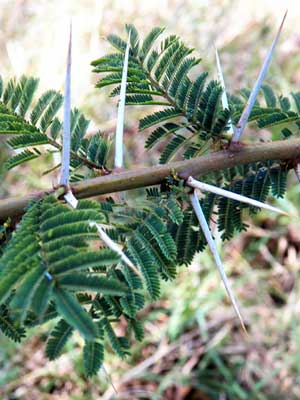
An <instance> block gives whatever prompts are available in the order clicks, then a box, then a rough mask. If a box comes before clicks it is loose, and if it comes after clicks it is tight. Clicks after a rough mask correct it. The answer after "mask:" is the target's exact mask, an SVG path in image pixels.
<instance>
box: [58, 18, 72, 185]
mask: <svg viewBox="0 0 300 400" xmlns="http://www.w3.org/2000/svg"><path fill="white" fill-rule="evenodd" d="M71 65H72V23H71V24H70V36H69V47H68V56H67V72H66V81H65V93H64V130H63V147H62V166H61V178H60V184H61V185H65V186H68V184H69V169H70V151H71Z"/></svg>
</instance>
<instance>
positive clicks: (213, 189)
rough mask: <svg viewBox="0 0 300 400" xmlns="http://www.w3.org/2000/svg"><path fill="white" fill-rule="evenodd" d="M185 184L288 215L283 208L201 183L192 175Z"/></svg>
mask: <svg viewBox="0 0 300 400" xmlns="http://www.w3.org/2000/svg"><path fill="white" fill-rule="evenodd" d="M187 185H188V186H190V187H192V188H194V189H199V190H204V191H206V192H211V193H215V194H217V195H219V196H224V197H227V198H229V199H232V200H236V201H240V202H242V203H246V204H250V205H251V206H254V207H259V208H264V209H266V210H269V211H274V212H277V213H279V214H283V215H289V214H288V213H286V212H285V211H283V210H280V209H279V208H277V207H273V206H270V205H269V204H265V203H262V202H261V201H258V200H254V199H251V198H250V197H246V196H242V195H240V194H237V193H234V192H230V191H229V190H225V189H221V188H219V187H216V186H213V185H209V184H208V183H203V182H200V181H197V180H196V179H194V178H193V177H192V176H190V177H189V178H188V180H187Z"/></svg>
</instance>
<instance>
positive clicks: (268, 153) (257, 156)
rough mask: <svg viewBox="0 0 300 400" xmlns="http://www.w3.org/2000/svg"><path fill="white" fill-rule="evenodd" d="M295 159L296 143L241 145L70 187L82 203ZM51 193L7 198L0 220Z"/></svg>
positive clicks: (299, 152) (299, 150)
mask: <svg viewBox="0 0 300 400" xmlns="http://www.w3.org/2000/svg"><path fill="white" fill-rule="evenodd" d="M297 159H300V139H290V140H281V141H276V142H270V143H259V144H248V145H246V144H245V145H241V147H240V148H237V149H235V150H222V151H218V152H215V153H210V154H208V155H205V156H201V157H196V158H192V159H190V160H184V161H177V162H173V163H169V164H166V165H157V166H154V167H146V168H138V169H135V170H127V171H124V172H118V173H113V174H110V175H106V176H100V177H97V178H93V179H88V180H85V181H83V182H79V183H76V184H74V185H72V186H71V189H72V192H73V193H74V194H75V195H76V197H77V198H79V199H82V198H87V197H92V196H97V195H103V194H109V193H113V192H121V191H125V190H130V189H136V188H141V187H145V186H152V185H157V184H160V183H161V182H162V181H163V180H164V179H165V178H166V177H168V176H170V175H171V174H175V173H176V174H177V175H178V176H179V177H180V178H182V179H188V177H189V176H194V177H199V176H201V175H206V174H207V173H209V172H213V171H218V170H222V169H225V168H231V167H234V166H238V165H243V164H249V163H253V162H258V161H268V160H281V161H284V160H297ZM53 191H54V190H50V191H46V192H39V193H35V194H30V195H27V196H24V197H22V198H19V197H11V198H8V199H4V200H0V220H5V219H6V218H8V217H15V216H18V215H21V214H23V212H24V208H25V207H26V206H27V205H28V203H29V201H31V200H34V199H38V198H40V197H42V196H44V195H46V194H47V193H49V192H53Z"/></svg>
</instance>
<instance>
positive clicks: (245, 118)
mask: <svg viewBox="0 0 300 400" xmlns="http://www.w3.org/2000/svg"><path fill="white" fill-rule="evenodd" d="M286 14H287V11H286V12H285V14H284V16H283V19H282V22H281V24H280V27H279V29H278V31H277V34H276V36H275V39H274V40H273V43H272V46H271V48H270V50H269V52H268V54H267V57H266V58H265V61H264V63H263V65H262V67H261V70H260V72H259V75H258V78H257V80H256V82H255V84H254V87H253V89H252V92H251V94H250V97H249V99H248V101H247V103H246V106H245V108H244V111H243V113H242V115H241V117H240V120H239V122H238V124H237V126H236V129H235V132H234V134H233V138H232V141H231V145H232V146H233V145H234V143H236V142H239V141H240V139H241V136H242V134H243V132H244V129H245V126H246V123H247V121H248V119H249V116H250V113H251V111H252V108H253V106H254V103H255V101H256V97H257V95H258V92H259V91H260V88H261V85H262V82H263V80H264V78H265V76H266V73H267V70H268V67H269V65H270V62H271V59H272V56H273V53H274V50H275V47H276V45H277V42H278V39H279V36H280V33H281V30H282V27H283V24H284V21H285V18H286Z"/></svg>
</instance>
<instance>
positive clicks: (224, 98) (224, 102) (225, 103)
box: [214, 45, 233, 136]
mask: <svg viewBox="0 0 300 400" xmlns="http://www.w3.org/2000/svg"><path fill="white" fill-rule="evenodd" d="M214 47H215V56H216V63H217V71H218V79H219V81H220V83H221V87H222V89H223V93H222V98H221V100H222V107H223V110H225V109H228V110H229V103H228V97H227V93H226V86H225V80H224V75H223V71H222V66H221V61H220V57H219V53H218V49H217V47H216V46H215V45H214ZM228 124H229V129H228V131H227V132H226V134H227V135H230V136H232V135H233V124H232V120H231V118H230V119H229V121H228Z"/></svg>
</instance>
